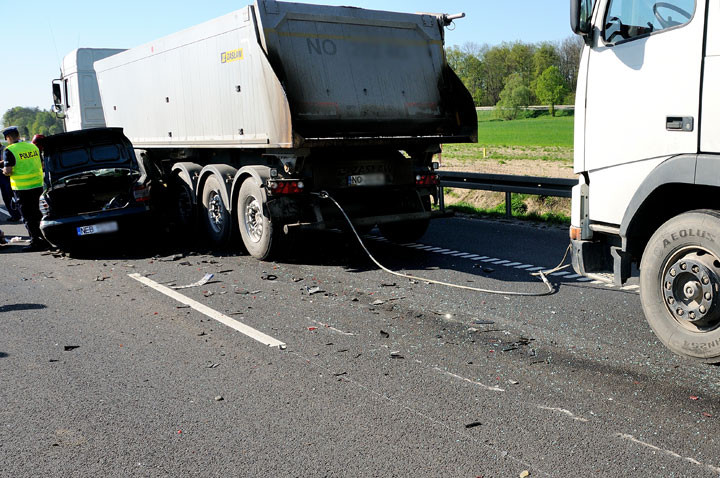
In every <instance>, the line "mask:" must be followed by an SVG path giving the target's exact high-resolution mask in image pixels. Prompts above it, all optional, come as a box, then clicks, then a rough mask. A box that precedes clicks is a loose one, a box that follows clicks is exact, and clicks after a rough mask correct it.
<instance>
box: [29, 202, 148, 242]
mask: <svg viewBox="0 0 720 478" xmlns="http://www.w3.org/2000/svg"><path fill="white" fill-rule="evenodd" d="M109 223H115V224H117V228H114V227H113V228H112V229H114V230H113V231H112V232H102V233H95V234H87V235H80V234H79V233H78V228H81V227H86V226H97V225H106V224H109ZM151 223H152V222H151V215H150V209H149V208H148V207H147V206H144V205H143V206H135V207H131V208H124V209H116V210H112V211H99V212H96V213H90V214H82V215H78V216H71V217H63V218H54V219H46V218H43V219H42V221H40V230H41V231H42V233H43V236H45V239H46V240H47V241H48V242H49V243H50V244H52V245H53V246H56V247H60V248H63V247H70V246H74V245H78V244H82V243H85V242H87V241H97V240H102V238H108V237H117V236H122V235H126V234H142V233H143V232H144V230H145V228H147V227H149V226H150V225H151ZM105 229H107V228H105Z"/></svg>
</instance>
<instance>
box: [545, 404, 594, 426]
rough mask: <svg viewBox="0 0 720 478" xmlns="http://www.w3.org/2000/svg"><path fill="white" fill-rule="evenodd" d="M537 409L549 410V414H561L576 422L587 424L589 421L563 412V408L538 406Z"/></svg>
mask: <svg viewBox="0 0 720 478" xmlns="http://www.w3.org/2000/svg"><path fill="white" fill-rule="evenodd" d="M538 408H539V409H540V410H549V411H551V412H559V413H563V414H565V415H567V416H568V417H570V418H572V419H573V420H576V421H578V422H584V423H587V422H588V421H589V420H588V419H587V418H582V417H578V416H576V415H575V414H574V413H573V412H571V411H570V410H565V409H564V408H551V407H543V406H540V405H538Z"/></svg>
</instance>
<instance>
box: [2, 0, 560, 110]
mask: <svg viewBox="0 0 720 478" xmlns="http://www.w3.org/2000/svg"><path fill="white" fill-rule="evenodd" d="M250 3H252V2H251V1H250V0H232V1H231V0H193V1H189V0H121V1H118V0H63V1H60V0H53V1H50V0H30V1H27V2H25V1H22V0H0V9H1V10H2V12H3V13H2V18H1V20H0V45H2V49H3V55H2V57H3V62H2V67H0V70H1V71H2V73H1V74H0V117H1V116H2V114H4V113H5V111H7V110H8V109H9V108H11V107H13V106H28V107H35V106H38V107H40V108H42V109H50V105H51V103H52V98H51V87H50V83H51V81H52V80H53V79H54V78H58V77H59V75H60V60H61V59H62V57H64V56H65V55H66V54H67V53H69V52H70V51H72V50H74V49H75V48H78V47H93V48H132V47H134V46H138V45H141V44H143V43H147V42H149V41H151V40H153V39H156V38H160V37H162V36H165V35H167V34H170V33H173V32H175V31H178V30H182V29H184V28H187V27H190V26H192V25H196V24H198V23H201V22H204V21H206V20H210V19H212V18H215V17H218V16H221V15H224V14H226V13H229V12H232V11H233V10H238V9H240V8H242V7H243V6H245V5H248V4H250ZM304 3H313V4H326V5H349V6H355V7H361V8H371V9H376V10H391V11H399V12H412V13H414V12H439V13H459V12H465V13H466V14H467V17H466V18H464V19H462V20H459V21H457V22H456V25H455V29H454V31H449V32H448V33H447V37H446V44H447V46H450V45H462V44H464V43H466V42H475V43H479V44H483V43H487V44H490V45H496V44H499V43H502V42H505V41H507V42H512V41H517V40H521V41H524V42H528V43H534V42H540V41H556V40H562V39H563V38H566V37H568V36H570V35H571V31H570V27H569V17H570V12H569V9H570V6H569V5H568V3H569V2H567V0H445V1H437V0H435V1H432V0H412V1H411V0H392V1H390V0H305V2H304Z"/></svg>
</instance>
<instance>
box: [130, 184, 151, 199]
mask: <svg viewBox="0 0 720 478" xmlns="http://www.w3.org/2000/svg"><path fill="white" fill-rule="evenodd" d="M133 196H134V197H135V201H136V202H145V201H149V200H150V185H148V184H136V185H135V186H134V187H133Z"/></svg>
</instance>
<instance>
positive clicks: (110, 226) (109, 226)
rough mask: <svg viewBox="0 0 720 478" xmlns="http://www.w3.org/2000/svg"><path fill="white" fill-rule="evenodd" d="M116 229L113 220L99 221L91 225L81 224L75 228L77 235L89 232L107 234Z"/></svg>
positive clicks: (84, 234)
mask: <svg viewBox="0 0 720 478" xmlns="http://www.w3.org/2000/svg"><path fill="white" fill-rule="evenodd" d="M117 231H118V223H117V222H115V221H110V222H101V223H98V224H93V225H92V226H81V227H78V228H77V235H78V236H88V235H90V234H107V233H110V232H117Z"/></svg>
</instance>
